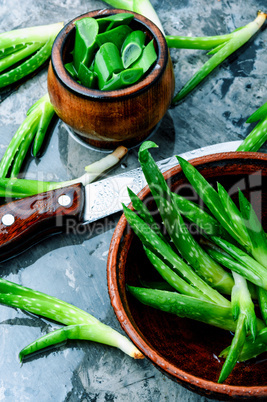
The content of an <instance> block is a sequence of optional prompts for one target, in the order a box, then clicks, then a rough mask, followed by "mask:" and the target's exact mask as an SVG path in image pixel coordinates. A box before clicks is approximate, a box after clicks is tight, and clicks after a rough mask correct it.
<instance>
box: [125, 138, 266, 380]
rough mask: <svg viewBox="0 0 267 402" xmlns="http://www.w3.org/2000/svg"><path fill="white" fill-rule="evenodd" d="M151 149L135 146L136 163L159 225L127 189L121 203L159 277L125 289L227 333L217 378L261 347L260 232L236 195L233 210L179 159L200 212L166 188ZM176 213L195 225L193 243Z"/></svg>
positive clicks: (263, 288) (263, 309)
mask: <svg viewBox="0 0 267 402" xmlns="http://www.w3.org/2000/svg"><path fill="white" fill-rule="evenodd" d="M153 147H156V144H155V143H153V142H151V141H146V142H144V143H143V144H142V145H141V146H140V149H139V162H140V165H141V167H142V171H143V173H144V175H145V178H146V180H147V183H148V185H149V188H150V191H151V194H152V196H153V199H154V201H155V203H156V206H157V210H158V212H159V214H160V218H161V221H162V225H163V226H162V227H161V226H159V225H158V224H157V222H156V221H155V219H154V218H153V216H152V212H150V211H149V210H148V209H147V207H146V206H145V205H144V203H143V202H142V201H141V200H140V199H139V198H138V197H137V196H136V195H135V194H134V193H133V192H132V191H131V190H129V195H130V198H131V201H132V206H133V208H134V209H135V211H136V212H134V211H132V210H131V209H129V208H127V207H125V206H124V207H123V208H124V214H125V217H126V219H127V221H128V223H129V224H130V226H131V227H132V229H133V231H134V232H135V233H136V235H137V236H138V237H139V238H140V240H141V242H142V243H143V247H144V250H145V253H146V255H147V257H148V260H149V261H150V263H151V264H152V265H153V266H154V268H155V269H156V270H157V272H158V273H159V274H160V275H161V277H162V279H163V282H159V283H158V284H157V283H154V282H153V281H151V282H150V281H148V282H146V283H142V281H141V284H142V285H143V286H144V287H143V288H140V287H133V286H128V290H129V291H130V293H131V294H132V295H133V296H134V297H136V298H137V299H138V300H139V301H140V302H142V303H144V304H146V305H149V306H151V307H154V308H157V309H160V310H163V311H166V312H169V313H173V314H176V315H178V316H179V317H187V318H192V319H195V320H198V321H202V322H205V323H207V324H210V325H214V326H217V327H220V328H223V329H225V330H230V331H233V332H234V337H233V341H232V343H231V345H230V346H229V348H227V349H225V350H224V351H223V352H222V353H221V356H222V357H225V358H226V360H225V362H224V365H223V367H222V371H221V374H220V376H219V379H218V382H219V383H222V382H224V381H225V380H226V378H227V377H228V376H229V374H230V373H231V372H232V370H233V368H234V367H235V365H236V363H237V361H240V359H242V360H244V359H246V356H252V355H253V356H255V355H257V354H259V353H262V352H264V351H265V350H266V349H267V346H266V341H265V338H266V334H265V330H264V327H265V323H264V322H263V321H262V320H261V319H259V318H257V317H256V314H255V310H254V302H253V299H255V298H256V299H258V301H259V306H260V309H261V312H262V317H263V320H264V321H265V322H266V317H267V266H266V261H267V259H266V256H267V240H266V234H265V232H264V231H263V228H262V226H261V224H260V222H259V220H258V218H257V216H256V214H255V212H254V210H253V208H252V205H251V204H250V202H249V201H248V200H247V199H246V198H245V196H244V195H243V193H242V192H239V207H238V206H237V205H236V204H234V202H233V201H232V199H231V198H230V197H229V195H228V193H227V191H226V190H225V189H224V188H223V187H222V186H221V185H220V184H218V188H217V190H215V189H214V188H213V187H212V186H211V185H210V184H209V183H208V182H207V180H206V179H205V178H204V177H203V176H202V175H201V174H200V173H199V172H198V171H197V169H196V168H195V167H193V166H192V165H191V164H190V163H189V162H187V161H186V160H184V159H182V158H180V157H177V158H178V161H179V163H180V165H181V168H182V170H183V173H184V174H185V176H186V177H187V179H188V181H189V182H190V184H191V185H192V186H193V188H194V189H195V191H196V192H197V193H198V195H199V196H200V198H202V200H203V201H204V204H205V209H201V208H200V206H198V205H197V204H195V203H193V202H192V201H188V200H185V199H184V198H183V197H182V196H180V195H177V194H175V193H173V192H172V191H171V190H170V188H169V187H168V185H167V183H166V181H165V179H164V176H163V175H162V173H161V172H160V170H159V168H158V167H157V165H156V163H155V161H154V160H153V158H152V156H151V154H150V153H149V151H148V150H149V148H153ZM200 211H202V212H200ZM154 212H155V211H154ZM154 212H153V215H154ZM183 218H184V219H187V220H189V222H193V223H194V224H196V225H197V227H198V228H199V230H201V234H202V235H203V237H201V238H200V240H201V241H200V242H197V240H196V238H194V237H193V236H192V234H191V233H190V231H189V230H188V228H187V226H186V225H185V222H184V220H183ZM163 229H164V234H163V233H162V232H161V230H163ZM165 231H166V233H165ZM150 283H151V286H150ZM215 289H216V290H215ZM177 292H178V293H177ZM225 293H226V294H229V295H231V302H229V300H228V299H226V298H225V297H224V296H223V295H222V294H225ZM221 297H223V298H221ZM258 339H260V340H261V341H258Z"/></svg>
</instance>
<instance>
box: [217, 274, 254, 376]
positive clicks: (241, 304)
mask: <svg viewBox="0 0 267 402" xmlns="http://www.w3.org/2000/svg"><path fill="white" fill-rule="evenodd" d="M233 276H234V280H235V285H234V287H233V289H232V298H231V302H232V313H233V319H234V320H235V321H236V320H237V325H236V331H235V335H234V338H233V341H232V343H231V346H230V349H229V353H228V355H227V358H226V360H225V362H224V365H223V367H222V370H221V373H220V376H219V379H218V382H219V383H222V382H224V381H225V380H226V378H227V377H228V376H229V374H230V373H231V372H232V370H233V368H234V367H235V365H236V363H237V361H238V357H239V355H240V353H241V350H242V348H243V346H244V343H245V339H246V335H247V333H248V331H250V332H251V335H252V337H253V339H254V340H255V338H256V332H257V323H256V315H255V311H254V304H253V302H252V299H251V295H250V292H249V290H248V287H247V282H246V280H245V279H244V278H243V277H242V276H240V275H238V274H236V273H235V272H233Z"/></svg>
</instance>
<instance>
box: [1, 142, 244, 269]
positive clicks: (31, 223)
mask: <svg viewBox="0 0 267 402" xmlns="http://www.w3.org/2000/svg"><path fill="white" fill-rule="evenodd" d="M240 143H241V141H234V142H226V143H221V144H216V145H211V146H207V147H204V148H199V149H197V150H194V151H190V152H186V153H183V154H181V155H180V156H182V157H183V158H184V159H187V160H190V159H192V158H197V157H200V156H205V155H209V154H213V153H219V152H229V151H235V150H236V149H237V147H238V146H239V144H240ZM157 164H158V166H159V168H160V170H161V171H162V172H165V171H167V170H168V169H170V168H172V167H173V166H175V165H177V159H176V157H175V156H174V157H171V158H167V159H164V160H162V161H160V162H158V163H157ZM145 185H146V180H145V178H144V175H143V173H142V170H141V168H138V169H134V170H131V171H128V172H125V173H122V174H119V175H116V176H113V177H108V178H106V179H103V180H100V181H97V182H95V183H92V184H88V185H86V186H85V187H83V186H82V184H76V185H73V186H69V187H65V188H61V189H57V190H52V191H48V192H46V193H41V194H38V195H34V196H30V197H27V198H23V199H20V200H17V201H12V202H9V203H7V204H4V205H3V206H1V207H0V260H1V261H3V260H5V259H8V258H10V257H13V256H14V255H16V254H18V253H19V252H21V251H23V250H25V249H26V248H28V247H29V246H30V245H33V244H36V243H37V242H39V241H40V240H42V239H44V238H45V237H47V236H49V235H52V234H56V233H60V232H62V231H63V230H64V229H66V227H68V228H69V229H70V228H71V226H72V227H73V225H77V223H81V222H83V223H84V224H88V223H90V222H94V221H96V220H98V219H101V218H103V217H105V216H109V215H111V214H113V213H115V212H118V211H120V210H121V209H122V205H121V204H122V202H123V203H124V204H126V205H127V204H128V203H129V202H130V199H129V196H128V193H127V187H130V188H131V189H132V190H133V191H134V192H135V193H138V192H139V191H140V190H141V189H142V188H143V187H144V186H145ZM70 225H71V226H70Z"/></svg>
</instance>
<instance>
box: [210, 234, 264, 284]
mask: <svg viewBox="0 0 267 402" xmlns="http://www.w3.org/2000/svg"><path fill="white" fill-rule="evenodd" d="M211 239H212V241H214V243H215V244H217V245H218V246H219V247H221V248H222V249H223V250H224V251H226V252H227V253H228V254H230V256H231V257H233V258H234V259H236V260H237V261H238V262H240V264H239V265H233V266H232V270H233V271H235V272H237V273H238V274H240V275H242V276H243V277H244V278H246V279H247V280H249V281H250V282H252V283H254V284H255V285H257V286H260V287H263V288H264V289H267V270H266V268H264V267H263V266H262V265H261V264H260V263H259V262H258V261H256V260H255V259H254V258H252V257H251V256H250V255H248V254H247V253H246V252H245V251H243V250H241V249H240V248H238V247H236V246H235V245H233V244H231V243H229V242H228V241H227V240H224V239H222V238H219V237H217V236H211ZM212 255H214V252H212ZM240 269H241V271H240Z"/></svg>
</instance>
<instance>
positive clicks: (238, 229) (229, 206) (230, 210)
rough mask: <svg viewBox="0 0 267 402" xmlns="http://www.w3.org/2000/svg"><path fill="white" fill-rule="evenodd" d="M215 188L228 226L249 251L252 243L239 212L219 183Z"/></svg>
mask: <svg viewBox="0 0 267 402" xmlns="http://www.w3.org/2000/svg"><path fill="white" fill-rule="evenodd" d="M217 188H218V194H219V197H220V200H221V203H222V205H223V207H224V210H225V211H226V213H227V215H228V218H229V223H230V225H231V226H232V228H233V230H234V231H235V233H238V236H239V237H241V238H242V241H243V244H246V245H247V247H248V248H249V249H250V250H251V249H252V242H251V239H250V236H249V234H248V231H247V228H246V225H245V222H244V219H243V217H242V214H241V212H240V211H239V209H238V208H237V206H236V205H235V203H234V201H233V200H232V199H231V197H230V196H229V194H228V193H227V191H226V190H225V188H224V187H223V186H222V185H221V184H220V183H217Z"/></svg>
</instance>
